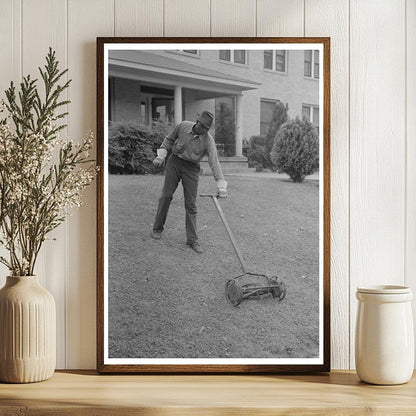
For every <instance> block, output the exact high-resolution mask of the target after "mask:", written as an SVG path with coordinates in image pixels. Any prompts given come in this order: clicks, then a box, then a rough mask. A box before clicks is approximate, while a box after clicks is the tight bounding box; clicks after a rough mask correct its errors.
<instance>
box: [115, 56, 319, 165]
mask: <svg viewBox="0 0 416 416" xmlns="http://www.w3.org/2000/svg"><path fill="white" fill-rule="evenodd" d="M108 63H109V71H108V73H109V120H111V121H129V120H135V121H139V122H141V123H144V124H151V123H154V122H157V121H162V122H166V123H172V124H173V123H175V124H176V123H178V122H180V121H182V120H195V119H196V118H197V116H198V115H199V114H200V113H201V111H202V110H208V111H211V112H212V113H214V114H215V115H216V126H215V127H213V128H212V131H211V134H212V135H213V136H214V137H215V136H216V129H219V123H218V122H219V120H220V118H219V117H220V115H221V114H220V113H221V112H223V113H222V116H223V117H222V122H224V119H225V121H226V122H228V124H227V125H228V131H232V137H228V136H229V135H227V137H218V134H217V137H216V142H217V146H218V150H219V154H220V155H221V156H227V157H228V158H229V159H234V160H236V161H238V160H239V159H243V158H242V142H243V138H246V139H249V138H250V137H251V136H253V135H258V134H265V133H266V132H267V127H268V124H269V122H270V120H271V117H272V112H273V107H274V105H275V103H276V102H277V101H278V100H280V101H282V102H283V103H288V105H289V116H290V117H292V118H293V117H296V116H301V115H307V116H308V117H309V118H310V120H311V121H312V122H313V124H315V125H316V126H318V125H319V51H314V50H254V49H251V50H146V51H141V50H111V51H109V59H108Z"/></svg>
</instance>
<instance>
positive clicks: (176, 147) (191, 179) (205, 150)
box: [152, 111, 228, 254]
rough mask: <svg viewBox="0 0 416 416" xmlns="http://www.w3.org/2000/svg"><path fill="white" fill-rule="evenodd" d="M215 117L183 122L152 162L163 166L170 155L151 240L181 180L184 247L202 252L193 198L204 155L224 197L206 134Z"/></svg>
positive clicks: (212, 145)
mask: <svg viewBox="0 0 416 416" xmlns="http://www.w3.org/2000/svg"><path fill="white" fill-rule="evenodd" d="M213 120H214V116H213V115H212V114H211V113H210V112H208V111H203V112H202V113H201V115H200V116H199V117H198V119H197V120H196V122H195V123H193V122H191V121H183V122H182V123H179V124H178V125H177V126H176V127H175V128H174V130H173V131H172V132H171V133H170V134H169V135H168V136H167V137H166V138H165V139H164V140H163V142H162V144H161V146H160V148H159V149H158V150H157V157H156V158H155V159H154V161H153V164H154V165H155V166H162V165H163V164H164V163H165V158H166V156H167V154H168V151H169V150H171V152H172V154H171V156H170V157H169V158H168V161H167V163H166V167H165V181H164V184H163V189H162V194H161V196H160V199H159V204H158V208H157V212H156V218H155V221H154V224H153V231H152V237H153V238H155V239H160V238H161V236H162V232H163V229H164V225H165V222H166V217H167V214H168V211H169V207H170V203H171V201H172V198H173V194H174V193H175V191H176V189H177V187H178V184H179V182H180V181H182V186H183V194H184V198H185V212H186V221H185V224H186V244H187V246H189V247H190V248H192V250H193V251H194V252H196V253H198V254H201V253H202V252H203V250H202V248H201V245H200V244H199V241H198V235H197V231H196V214H197V207H196V197H197V195H198V181H199V171H200V165H199V163H200V161H201V160H202V158H203V157H204V156H205V155H207V156H208V163H209V166H210V168H211V170H212V173H213V175H214V179H215V180H216V182H217V187H218V197H220V198H226V197H227V196H228V192H227V182H226V181H225V179H224V175H223V173H222V169H221V166H220V163H219V161H218V155H217V149H216V147H215V141H214V139H213V137H212V136H211V135H210V134H209V129H210V128H211V126H212V122H213Z"/></svg>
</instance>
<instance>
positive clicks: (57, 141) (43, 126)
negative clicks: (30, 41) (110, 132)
mask: <svg viewBox="0 0 416 416" xmlns="http://www.w3.org/2000/svg"><path fill="white" fill-rule="evenodd" d="M58 66H59V61H57V59H56V56H55V52H54V51H52V49H51V48H49V53H48V55H47V56H46V65H45V67H44V70H42V68H39V72H40V74H41V77H42V80H43V83H44V96H43V97H41V96H40V94H39V91H38V88H37V80H36V79H31V77H30V75H27V76H26V77H24V78H23V81H22V82H21V84H20V91H18V92H16V88H15V86H14V84H13V82H12V83H11V84H10V87H9V88H8V89H7V90H6V92H5V93H6V98H7V101H6V102H2V103H1V105H0V246H3V247H5V248H6V250H7V251H8V252H9V255H10V258H9V259H6V258H5V257H3V256H1V257H0V262H1V263H3V264H4V265H6V266H7V267H8V269H9V270H10V273H11V275H12V276H31V275H33V273H34V267H35V263H36V259H37V258H38V254H39V251H40V249H41V247H42V244H43V242H44V241H45V240H46V239H47V235H48V234H49V233H50V232H51V231H52V230H54V229H55V228H56V227H58V226H59V225H60V224H61V223H62V222H63V221H64V220H65V218H66V216H67V215H69V210H70V208H71V207H73V206H80V205H81V194H82V191H83V190H84V188H85V187H86V186H88V185H89V184H90V183H91V182H92V181H93V180H94V178H95V175H96V172H97V167H96V165H95V161H94V160H92V159H91V158H90V155H89V152H90V150H91V148H92V145H93V136H92V133H90V134H89V136H88V137H87V138H85V139H83V140H82V142H81V143H79V144H74V143H72V142H71V141H70V140H67V139H64V138H61V137H60V135H59V132H60V131H61V130H62V129H64V128H65V127H66V124H62V123H59V120H60V119H63V118H64V117H65V116H66V115H67V114H68V113H67V112H61V109H62V108H63V106H65V105H66V104H68V103H69V101H67V100H62V101H60V96H61V94H62V93H63V92H64V91H65V90H66V89H67V88H68V86H69V84H70V82H71V81H70V80H69V81H67V82H65V83H64V84H63V85H60V84H58V83H59V81H60V80H61V79H62V77H63V75H64V74H66V73H67V71H68V70H67V69H66V70H64V71H60V70H59V68H58ZM16 94H18V96H17V95H16ZM42 95H43V94H42Z"/></svg>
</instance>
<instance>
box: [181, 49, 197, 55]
mask: <svg viewBox="0 0 416 416" xmlns="http://www.w3.org/2000/svg"><path fill="white" fill-rule="evenodd" d="M182 52H185V53H190V54H191V55H198V51H197V50H196V49H182Z"/></svg>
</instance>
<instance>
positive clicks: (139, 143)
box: [108, 121, 168, 174]
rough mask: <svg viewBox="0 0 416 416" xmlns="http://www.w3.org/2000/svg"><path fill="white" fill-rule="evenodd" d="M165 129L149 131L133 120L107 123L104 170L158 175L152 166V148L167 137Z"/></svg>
mask: <svg viewBox="0 0 416 416" xmlns="http://www.w3.org/2000/svg"><path fill="white" fill-rule="evenodd" d="M167 132H168V127H167V126H166V125H165V124H163V123H157V124H155V125H154V126H153V128H152V129H151V128H149V127H147V126H144V125H143V124H139V123H136V122H133V121H129V122H111V123H110V125H109V129H108V164H109V166H108V168H109V172H110V173H121V174H147V173H157V172H160V171H161V170H162V169H161V168H155V167H154V166H153V164H152V161H153V159H154V158H155V156H156V149H157V148H159V147H160V145H161V143H162V141H163V139H164V137H165V136H166V135H167Z"/></svg>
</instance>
